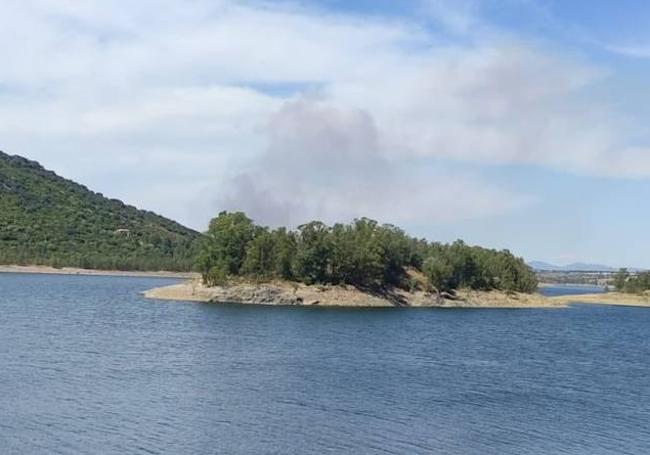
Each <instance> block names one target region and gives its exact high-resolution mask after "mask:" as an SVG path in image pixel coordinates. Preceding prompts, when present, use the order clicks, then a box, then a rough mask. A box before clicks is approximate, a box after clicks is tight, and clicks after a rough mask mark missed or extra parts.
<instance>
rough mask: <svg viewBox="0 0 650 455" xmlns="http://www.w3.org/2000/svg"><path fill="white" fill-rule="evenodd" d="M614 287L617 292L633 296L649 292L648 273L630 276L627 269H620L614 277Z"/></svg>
mask: <svg viewBox="0 0 650 455" xmlns="http://www.w3.org/2000/svg"><path fill="white" fill-rule="evenodd" d="M614 287H615V288H616V290H617V291H619V292H627V293H633V294H640V293H642V292H645V291H650V272H641V273H638V274H636V275H632V274H631V273H630V272H628V270H627V269H621V270H619V271H618V272H617V273H616V274H615V275H614Z"/></svg>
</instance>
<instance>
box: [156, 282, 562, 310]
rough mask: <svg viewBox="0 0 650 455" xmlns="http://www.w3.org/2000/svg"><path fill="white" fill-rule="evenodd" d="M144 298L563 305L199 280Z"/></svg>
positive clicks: (530, 299)
mask: <svg viewBox="0 0 650 455" xmlns="http://www.w3.org/2000/svg"><path fill="white" fill-rule="evenodd" d="M145 297H147V298H150V299H160V300H179V301H191V302H205V303H239V304H249V305H272V306H321V307H357V308H394V307H409V308H426V307H438V308H549V307H550V308H557V307H562V306H564V305H566V304H565V303H563V302H561V301H554V300H551V299H548V298H546V297H543V296H541V295H539V294H532V295H531V294H506V293H504V292H498V291H492V292H478V291H461V292H459V293H458V299H457V300H447V299H442V300H439V299H438V298H437V296H436V295H434V294H430V293H425V292H414V293H411V292H407V291H404V290H401V289H395V290H393V291H391V292H387V293H382V294H372V293H367V292H362V291H360V290H358V289H356V288H354V287H352V286H307V285H304V284H299V283H286V282H274V283H264V284H251V283H239V284H233V285H229V286H226V287H214V288H208V287H206V286H204V285H203V284H201V283H200V281H199V280H190V281H186V282H184V283H180V284H176V285H172V286H165V287H161V288H156V289H152V290H150V291H147V292H146V293H145Z"/></svg>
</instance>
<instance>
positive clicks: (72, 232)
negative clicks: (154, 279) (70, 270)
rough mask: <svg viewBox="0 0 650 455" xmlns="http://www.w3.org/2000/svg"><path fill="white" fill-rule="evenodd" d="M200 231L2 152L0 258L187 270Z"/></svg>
mask: <svg viewBox="0 0 650 455" xmlns="http://www.w3.org/2000/svg"><path fill="white" fill-rule="evenodd" d="M198 238H199V234H198V233H197V232H194V231H192V230H190V229H187V228H185V227H183V226H181V225H180V224H178V223H175V222H173V221H171V220H168V219H166V218H163V217H161V216H158V215H156V214H154V213H151V212H146V211H141V210H137V209H136V208H135V207H131V206H127V205H125V204H123V203H122V202H120V201H118V200H114V199H107V198H105V197H104V196H102V195H101V194H97V193H94V192H92V191H90V190H88V189H87V188H85V187H83V186H81V185H78V184H76V183H74V182H71V181H68V180H65V179H63V178H61V177H59V176H57V175H56V174H54V173H53V172H50V171H47V170H45V169H43V167H41V166H40V165H39V164H38V163H35V162H32V161H28V160H26V159H24V158H21V157H17V156H9V155H6V154H4V153H2V152H0V264H21V265H50V266H54V267H62V266H71V267H81V268H97V269H120V270H189V269H191V268H192V267H193V265H194V261H195V256H196V253H197V248H196V246H195V244H196V241H197V239H198Z"/></svg>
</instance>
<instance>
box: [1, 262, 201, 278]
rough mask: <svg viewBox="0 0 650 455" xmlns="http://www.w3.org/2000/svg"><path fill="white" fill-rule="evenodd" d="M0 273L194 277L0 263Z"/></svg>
mask: <svg viewBox="0 0 650 455" xmlns="http://www.w3.org/2000/svg"><path fill="white" fill-rule="evenodd" d="M0 273H42V274H49V275H89V276H130V277H151V278H156V277H157V278H185V279H195V278H197V277H198V274H196V273H181V272H124V271H120V270H87V269H76V268H70V267H63V268H60V269H56V268H53V267H46V266H40V265H30V266H22V265H0Z"/></svg>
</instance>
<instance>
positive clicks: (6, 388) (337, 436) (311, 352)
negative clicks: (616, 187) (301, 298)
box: [0, 274, 650, 455]
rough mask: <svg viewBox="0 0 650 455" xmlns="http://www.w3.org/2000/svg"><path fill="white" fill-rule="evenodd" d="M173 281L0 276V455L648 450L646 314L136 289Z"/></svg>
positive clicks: (649, 342) (649, 321)
mask: <svg viewBox="0 0 650 455" xmlns="http://www.w3.org/2000/svg"><path fill="white" fill-rule="evenodd" d="M165 283H166V281H165V280H152V279H134V278H105V277H76V276H72V277H52V276H32V275H1V274H0V453H2V454H21V455H22V454H75V455H76V454H155V453H161V454H163V453H164V454H282V455H284V454H325V453H333V454H395V453H397V454H428V453H433V454H463V455H465V454H481V455H486V454H487V455H489V454H494V455H497V454H498V455H503V454H513V455H514V454H589V455H594V454H596V455H597V454H648V453H650V428H649V427H650V336H648V333H649V330H648V329H649V328H650V310H646V309H634V308H615V307H595V306H576V307H574V308H571V309H568V310H375V311H359V310H325V309H315V308H305V309H300V308H289V309H283V308H260V307H239V306H216V305H197V304H187V303H165V302H156V301H145V300H143V299H142V298H141V297H140V296H139V292H140V291H143V290H145V289H148V288H150V287H154V286H159V285H162V284H165Z"/></svg>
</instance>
